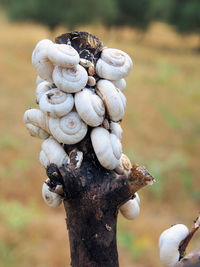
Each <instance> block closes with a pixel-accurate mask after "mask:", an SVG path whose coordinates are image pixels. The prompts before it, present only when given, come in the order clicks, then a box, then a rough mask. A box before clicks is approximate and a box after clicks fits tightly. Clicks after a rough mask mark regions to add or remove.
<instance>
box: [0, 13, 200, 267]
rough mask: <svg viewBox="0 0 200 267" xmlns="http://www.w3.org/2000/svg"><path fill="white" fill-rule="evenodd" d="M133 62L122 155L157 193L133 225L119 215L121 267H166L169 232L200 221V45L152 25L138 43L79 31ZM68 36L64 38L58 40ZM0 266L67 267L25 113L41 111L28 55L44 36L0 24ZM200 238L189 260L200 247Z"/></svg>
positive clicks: (35, 28) (147, 197)
mask: <svg viewBox="0 0 200 267" xmlns="http://www.w3.org/2000/svg"><path fill="white" fill-rule="evenodd" d="M80 30H87V31H90V32H91V33H93V34H95V35H97V36H98V37H99V38H100V39H101V40H103V42H104V44H105V45H106V46H109V47H115V48H119V49H122V50H124V51H126V52H127V53H128V54H130V55H131V57H132V58H133V61H134V64H135V66H134V70H133V72H132V74H131V75H130V76H129V77H128V78H127V84H128V85H127V89H126V91H125V94H126V97H127V109H126V116H125V119H124V121H123V122H122V126H123V130H124V133H123V150H124V152H125V153H126V154H127V155H128V156H129V157H130V158H131V160H132V162H133V163H136V162H137V163H139V164H142V165H145V166H146V167H147V168H148V169H149V170H150V171H151V172H152V174H153V175H154V176H155V178H156V183H155V185H154V186H152V187H149V188H145V189H143V190H142V191H141V192H140V197H141V214H140V216H139V217H138V219H136V220H135V221H127V220H125V219H124V218H122V217H121V216H120V215H119V221H118V248H119V259H120V266H121V267H160V266H161V264H160V261H159V255H158V248H157V243H158V238H159V235H160V233H161V232H162V231H163V230H164V229H166V228H168V227H169V226H170V225H171V224H174V223H178V222H182V223H185V224H187V225H188V226H191V225H192V221H193V219H194V218H195V217H196V215H197V214H198V212H199V211H200V177H199V173H200V119H199V115H200V72H199V70H200V54H197V53H196V52H195V51H194V48H195V47H196V45H197V42H198V36H190V37H181V36H179V35H177V34H176V33H175V32H173V31H172V30H171V29H170V28H169V27H168V26H166V25H163V24H155V25H153V26H152V27H150V29H149V30H148V32H147V33H146V34H143V35H141V34H140V33H138V32H137V31H135V30H133V29H129V28H121V29H111V30H109V31H107V30H106V29H104V28H103V27H100V26H93V27H92V26H89V27H84V28H80ZM65 31H67V29H65V28H59V29H57V31H56V33H55V35H58V34H61V33H63V32H65ZM0 33H1V38H0V92H1V94H0V151H1V154H0V155H1V156H0V158H1V160H0V266H3V267H19V266H20V267H33V266H34V267H36V266H37V267H64V266H67V267H68V266H70V257H69V246H68V237H67V230H66V227H65V214H64V209H63V208H62V207H59V208H54V209H53V208H49V207H47V206H46V205H45V204H44V202H43V200H42V198H41V185H42V182H43V181H44V179H45V170H44V169H43V168H42V167H41V166H40V164H39V160H38V158H39V152H40V146H41V140H39V139H34V138H32V137H30V136H29V134H28V132H27V131H26V129H25V127H24V125H23V121H22V118H23V113H24V111H25V110H26V109H27V108H29V107H36V104H35V100H34V97H35V87H36V85H35V78H36V73H35V71H34V69H33V67H32V65H31V53H32V50H33V48H34V46H35V45H36V43H37V42H38V41H39V40H40V39H42V38H51V35H50V33H49V32H48V30H47V29H46V28H45V27H42V26H39V25H31V24H10V23H8V22H7V21H6V19H5V18H4V16H3V15H2V14H1V15H0ZM199 240H200V233H197V235H196V237H195V238H194V239H193V241H192V243H191V244H190V246H189V248H188V249H189V250H192V249H193V248H194V247H197V246H198V245H199V244H200V242H199Z"/></svg>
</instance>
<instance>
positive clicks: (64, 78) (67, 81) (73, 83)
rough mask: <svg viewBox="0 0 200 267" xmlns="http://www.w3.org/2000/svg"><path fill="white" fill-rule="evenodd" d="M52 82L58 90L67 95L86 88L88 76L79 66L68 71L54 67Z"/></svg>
mask: <svg viewBox="0 0 200 267" xmlns="http://www.w3.org/2000/svg"><path fill="white" fill-rule="evenodd" d="M53 81H54V83H55V84H56V86H57V87H58V89H60V90H62V91H64V92H67V93H76V92H79V91H80V90H81V89H83V88H84V87H85V86H86V84H87V81H88V75H87V71H86V70H85V69H84V68H83V67H82V66H81V65H77V66H76V67H73V68H70V69H65V68H62V67H59V66H55V68H54V71H53Z"/></svg>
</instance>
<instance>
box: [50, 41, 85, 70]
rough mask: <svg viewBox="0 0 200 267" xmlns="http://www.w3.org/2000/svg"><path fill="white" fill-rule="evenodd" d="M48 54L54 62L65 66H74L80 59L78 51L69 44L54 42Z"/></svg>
mask: <svg viewBox="0 0 200 267" xmlns="http://www.w3.org/2000/svg"><path fill="white" fill-rule="evenodd" d="M47 55H48V58H49V60H50V61H51V62H53V64H55V65H58V66H61V67H63V68H72V67H74V66H76V65H77V64H78V63H79V60H80V57H79V54H78V52H77V51H76V50H75V49H74V48H73V47H72V46H71V45H67V44H53V45H52V46H50V47H49V48H48V50H47Z"/></svg>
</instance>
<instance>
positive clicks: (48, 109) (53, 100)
mask: <svg viewBox="0 0 200 267" xmlns="http://www.w3.org/2000/svg"><path fill="white" fill-rule="evenodd" d="M39 106H40V109H41V110H42V111H43V112H44V113H45V114H47V115H49V116H50V117H54V118H56V117H62V116H64V115H66V114H68V113H69V112H70V111H71V110H72V108H73V106H74V98H73V95H72V94H66V93H64V92H62V91H60V90H58V89H51V90H49V91H47V92H46V93H44V94H43V96H42V97H41V99H40V102H39Z"/></svg>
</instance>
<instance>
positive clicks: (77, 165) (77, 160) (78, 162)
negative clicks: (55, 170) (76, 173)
mask: <svg viewBox="0 0 200 267" xmlns="http://www.w3.org/2000/svg"><path fill="white" fill-rule="evenodd" d="M72 154H74V155H73V157H74V156H75V157H74V159H75V161H74V162H75V166H74V169H78V168H80V167H81V164H82V161H83V152H82V151H79V150H77V149H76V148H75V149H73V150H72V151H70V153H69V158H71V155H72Z"/></svg>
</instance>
